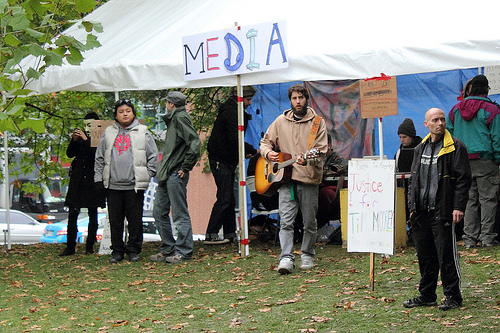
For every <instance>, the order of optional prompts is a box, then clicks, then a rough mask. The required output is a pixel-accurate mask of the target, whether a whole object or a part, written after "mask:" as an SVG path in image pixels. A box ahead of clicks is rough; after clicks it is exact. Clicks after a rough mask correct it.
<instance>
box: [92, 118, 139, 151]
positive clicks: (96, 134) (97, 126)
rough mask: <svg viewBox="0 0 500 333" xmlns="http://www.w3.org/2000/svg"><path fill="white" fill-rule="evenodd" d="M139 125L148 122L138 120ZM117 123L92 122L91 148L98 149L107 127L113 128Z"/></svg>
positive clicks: (107, 121)
mask: <svg viewBox="0 0 500 333" xmlns="http://www.w3.org/2000/svg"><path fill="white" fill-rule="evenodd" d="M138 120H139V124H142V125H144V123H145V122H146V121H145V120H144V119H138ZM114 123H115V121H114V120H92V121H91V122H90V146H91V147H97V146H98V145H99V141H100V140H101V136H102V133H104V130H105V129H106V127H108V126H111V125H113V124H114Z"/></svg>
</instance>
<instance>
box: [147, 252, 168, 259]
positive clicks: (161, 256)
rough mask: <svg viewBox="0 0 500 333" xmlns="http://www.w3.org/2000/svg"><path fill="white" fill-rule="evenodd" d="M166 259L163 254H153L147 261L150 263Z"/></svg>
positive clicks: (165, 255)
mask: <svg viewBox="0 0 500 333" xmlns="http://www.w3.org/2000/svg"><path fill="white" fill-rule="evenodd" d="M166 257H168V255H167V254H165V253H163V252H158V253H157V254H153V255H152V256H149V259H151V261H165V258H166Z"/></svg>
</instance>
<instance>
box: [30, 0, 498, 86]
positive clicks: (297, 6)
mask: <svg viewBox="0 0 500 333" xmlns="http://www.w3.org/2000/svg"><path fill="white" fill-rule="evenodd" d="M467 4H470V2H469V1H468V2H465V1H461V0H459V1H448V0H446V1H436V0H432V1H431V0H422V1H414V2H404V1H397V0H391V1H372V0H360V1H331V0H308V1H303V2H298V3H295V2H292V1H284V0H252V1H247V0H231V1H227V0H170V1H165V0H110V1H109V2H107V3H105V4H104V5H102V6H101V7H99V8H97V9H96V10H95V11H94V12H92V13H91V14H89V15H88V16H87V17H86V19H87V20H90V21H97V22H100V23H102V25H103V28H104V32H103V33H101V34H97V35H98V40H99V41H100V42H101V44H102V46H101V47H99V48H96V49H93V50H90V51H87V52H86V53H85V54H84V57H85V59H84V61H83V62H82V64H81V65H79V66H71V65H68V64H64V65H63V66H62V67H57V66H53V67H50V68H48V69H47V71H46V73H45V74H44V75H43V77H42V78H41V79H39V80H38V81H37V82H35V83H33V84H32V85H30V87H29V88H31V89H33V90H36V91H38V92H39V93H49V92H54V91H60V90H79V91H121V90H157V89H167V88H181V87H206V86H233V85H236V79H235V78H234V77H233V76H228V77H219V78H212V79H204V80H198V81H184V77H183V59H182V57H183V48H182V37H184V36H189V35H193V34H199V33H203V32H209V31H215V30H222V29H226V28H230V27H233V26H234V25H235V23H237V24H238V25H240V26H246V25H253V24H259V23H267V22H275V21H280V20H284V21H286V27H287V29H286V30H287V31H286V34H287V40H288V42H287V47H288V58H289V64H290V65H289V67H288V68H287V69H282V70H275V71H268V72H257V73H252V74H245V75H242V77H241V80H242V84H263V83H276V82H289V81H313V80H341V79H359V78H366V77H373V76H379V75H380V73H384V74H387V75H401V74H412V73H423V72H433V71H442V70H448V69H461V68H471V67H480V66H489V65H497V64H498V63H499V61H500V56H499V50H500V49H499V47H500V35H499V34H498V20H497V17H493V15H496V13H498V12H499V9H500V2H498V1H490V0H488V1H485V2H482V3H481V9H477V13H474V11H475V9H467V10H466V9H465V8H470V6H467ZM489 15H491V17H490V18H488V16H489ZM471 18H477V21H478V22H477V23H475V24H467V25H466V23H465V22H471ZM466 19H467V20H466ZM65 33H66V34H70V35H73V36H75V37H77V38H78V39H83V38H84V37H83V36H84V35H85V33H84V31H83V30H81V29H78V28H77V26H76V25H75V26H73V27H71V28H69V29H68V30H67V31H65Z"/></svg>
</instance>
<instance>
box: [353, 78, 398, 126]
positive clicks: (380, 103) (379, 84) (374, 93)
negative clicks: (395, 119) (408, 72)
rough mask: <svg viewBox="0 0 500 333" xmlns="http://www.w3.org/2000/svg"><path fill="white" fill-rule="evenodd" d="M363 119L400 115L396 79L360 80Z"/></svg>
mask: <svg viewBox="0 0 500 333" xmlns="http://www.w3.org/2000/svg"><path fill="white" fill-rule="evenodd" d="M359 84H360V87H359V88H360V90H359V97H360V101H361V117H363V118H380V117H385V116H392V115H397V114H398V86H397V83H396V77H387V76H385V77H381V78H374V79H370V80H367V81H365V80H360V81H359Z"/></svg>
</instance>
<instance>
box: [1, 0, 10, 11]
mask: <svg viewBox="0 0 500 333" xmlns="http://www.w3.org/2000/svg"><path fill="white" fill-rule="evenodd" d="M8 5H9V2H8V1H7V0H0V11H2V12H3V11H4V9H5V7H7V6H8Z"/></svg>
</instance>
